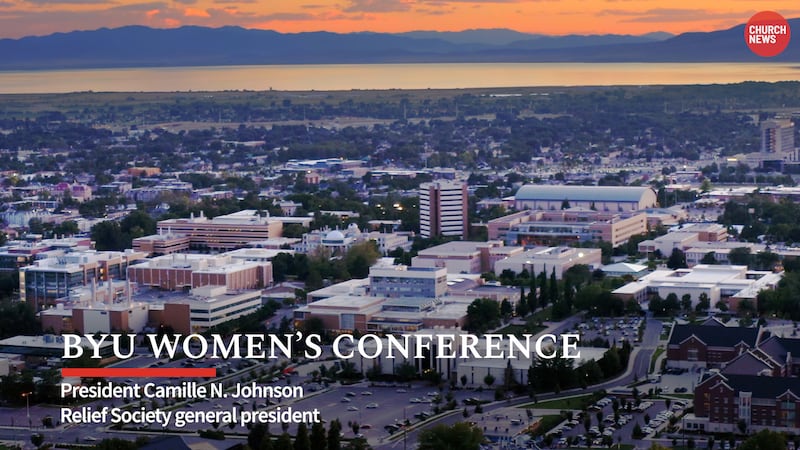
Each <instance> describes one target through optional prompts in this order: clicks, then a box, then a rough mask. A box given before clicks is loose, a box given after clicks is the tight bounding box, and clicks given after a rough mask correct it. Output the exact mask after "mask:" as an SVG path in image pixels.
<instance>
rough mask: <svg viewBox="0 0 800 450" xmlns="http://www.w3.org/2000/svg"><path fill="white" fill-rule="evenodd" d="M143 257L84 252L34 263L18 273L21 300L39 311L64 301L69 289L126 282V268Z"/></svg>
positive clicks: (128, 252)
mask: <svg viewBox="0 0 800 450" xmlns="http://www.w3.org/2000/svg"><path fill="white" fill-rule="evenodd" d="M144 257H145V255H144V254H143V253H140V252H136V251H133V250H126V251H125V252H113V251H104V252H98V251H94V250H86V251H75V252H69V253H65V254H63V255H59V256H54V257H51V258H46V259H40V260H37V261H34V263H33V264H32V265H30V266H27V267H23V268H21V269H20V270H19V289H20V300H21V301H23V302H29V303H31V304H33V305H34V306H35V308H36V310H37V311H38V310H40V309H42V308H43V307H44V306H47V305H53V304H55V303H56V302H57V301H60V300H64V299H66V298H67V297H69V295H70V291H71V290H72V289H74V288H78V287H81V286H87V285H89V284H91V283H92V282H93V281H98V282H99V281H108V280H110V279H114V280H124V279H126V278H127V270H128V266H129V265H130V264H135V263H136V262H138V261H141V260H144Z"/></svg>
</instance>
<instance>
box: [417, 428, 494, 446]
mask: <svg viewBox="0 0 800 450" xmlns="http://www.w3.org/2000/svg"><path fill="white" fill-rule="evenodd" d="M482 442H483V432H482V431H481V430H480V429H479V428H477V427H473V426H471V425H469V424H467V423H464V422H458V423H455V424H453V425H452V426H448V425H437V426H435V427H432V428H428V429H425V430H422V432H421V433H420V434H419V446H418V447H417V448H418V449H419V450H479V449H480V446H481V443H482Z"/></svg>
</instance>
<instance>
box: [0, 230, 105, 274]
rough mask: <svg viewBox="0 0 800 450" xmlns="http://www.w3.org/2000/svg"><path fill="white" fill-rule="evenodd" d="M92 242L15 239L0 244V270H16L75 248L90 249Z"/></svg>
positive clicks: (63, 239)
mask: <svg viewBox="0 0 800 450" xmlns="http://www.w3.org/2000/svg"><path fill="white" fill-rule="evenodd" d="M92 248H94V243H93V242H92V240H91V239H89V238H62V239H43V240H39V241H37V240H32V241H31V240H15V241H8V242H6V244H5V245H3V246H0V272H16V271H17V270H19V269H20V268H22V267H25V266H29V265H31V264H33V261H34V260H36V259H37V258H38V259H44V258H47V257H50V256H56V255H62V254H65V253H68V252H72V251H77V250H91V249H92Z"/></svg>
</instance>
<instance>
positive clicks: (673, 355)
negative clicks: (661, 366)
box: [667, 319, 762, 369]
mask: <svg viewBox="0 0 800 450" xmlns="http://www.w3.org/2000/svg"><path fill="white" fill-rule="evenodd" d="M761 336H762V329H761V328H747V327H728V326H725V325H724V324H722V323H721V322H719V321H717V320H713V319H712V320H709V321H707V322H706V323H704V324H700V325H692V324H686V325H674V326H673V327H672V332H671V334H670V337H669V343H668V344H667V366H668V367H682V368H687V369H697V368H699V367H702V368H721V367H725V364H727V363H728V362H730V361H732V360H733V359H734V358H736V357H737V356H739V355H741V354H742V353H744V352H745V351H747V350H750V349H754V348H756V347H757V345H758V343H759V340H760V339H761Z"/></svg>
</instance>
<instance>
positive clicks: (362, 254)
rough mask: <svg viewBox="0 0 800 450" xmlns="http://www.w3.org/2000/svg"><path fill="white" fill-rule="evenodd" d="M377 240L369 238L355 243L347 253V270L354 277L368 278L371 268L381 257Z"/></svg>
mask: <svg viewBox="0 0 800 450" xmlns="http://www.w3.org/2000/svg"><path fill="white" fill-rule="evenodd" d="M380 256H381V254H380V252H379V251H378V246H377V244H376V243H375V241H372V240H369V241H365V242H360V243H358V244H355V245H353V246H352V247H350V249H349V250H348V251H347V255H345V265H346V266H347V271H348V272H349V273H350V275H351V276H352V277H353V278H367V277H368V276H369V268H370V267H372V265H373V264H375V261H377V260H378V258H380Z"/></svg>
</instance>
